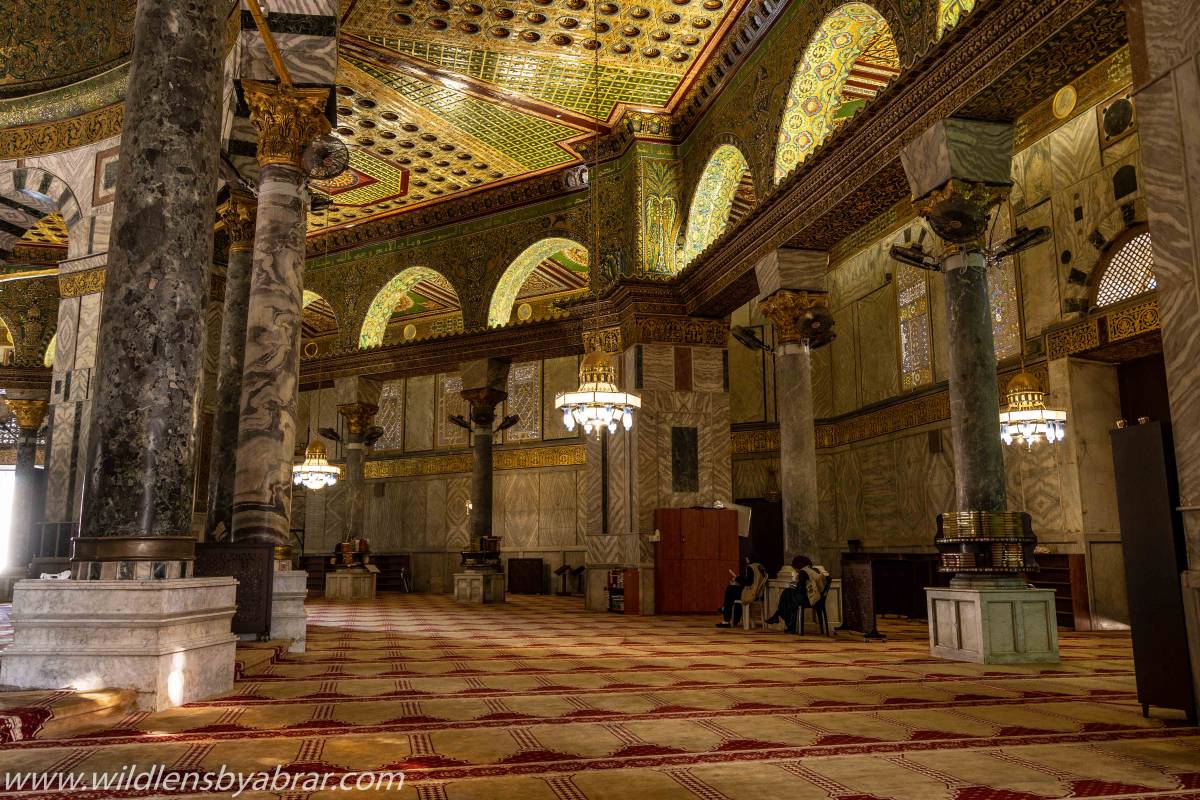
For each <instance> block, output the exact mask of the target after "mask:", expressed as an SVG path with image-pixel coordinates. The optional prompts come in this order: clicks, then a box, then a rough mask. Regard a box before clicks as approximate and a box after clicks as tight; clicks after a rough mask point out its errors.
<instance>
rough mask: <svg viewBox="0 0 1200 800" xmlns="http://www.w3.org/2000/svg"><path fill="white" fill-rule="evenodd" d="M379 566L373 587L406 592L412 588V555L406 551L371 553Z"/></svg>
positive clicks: (374, 562)
mask: <svg viewBox="0 0 1200 800" xmlns="http://www.w3.org/2000/svg"><path fill="white" fill-rule="evenodd" d="M371 563H372V564H374V565H375V566H377V567H379V576H378V578H377V579H376V582H375V588H376V590H377V591H379V592H407V591H409V590H410V589H411V588H412V556H410V555H409V554H408V553H372V554H371Z"/></svg>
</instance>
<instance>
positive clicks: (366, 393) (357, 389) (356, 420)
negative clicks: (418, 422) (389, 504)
mask: <svg viewBox="0 0 1200 800" xmlns="http://www.w3.org/2000/svg"><path fill="white" fill-rule="evenodd" d="M380 389H381V387H380V384H379V383H378V382H377V381H371V380H364V379H362V378H349V379H344V380H339V381H337V394H338V407H337V410H338V413H339V414H341V415H342V417H343V418H344V419H345V420H346V440H345V449H346V471H345V478H346V490H345V493H344V496H345V498H346V532H345V534H344V535H343V541H347V540H349V539H359V538H362V535H363V521H364V519H365V517H366V511H367V497H366V491H365V490H366V485H365V484H364V483H363V460H364V459H365V458H366V455H367V451H366V444H365V442H364V439H365V438H366V435H367V432H368V431H369V430H370V428H371V422H372V421H373V420H374V419H375V415H376V414H377V413H378V412H379V392H380Z"/></svg>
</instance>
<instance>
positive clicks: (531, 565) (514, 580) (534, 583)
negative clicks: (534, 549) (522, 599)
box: [506, 558, 545, 594]
mask: <svg viewBox="0 0 1200 800" xmlns="http://www.w3.org/2000/svg"><path fill="white" fill-rule="evenodd" d="M506 568H507V570H508V591H509V592H510V593H512V594H545V588H544V574H543V573H544V572H545V567H544V566H543V562H542V559H540V558H510V559H508V563H507V564H506Z"/></svg>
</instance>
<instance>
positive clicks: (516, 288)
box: [488, 236, 587, 328]
mask: <svg viewBox="0 0 1200 800" xmlns="http://www.w3.org/2000/svg"><path fill="white" fill-rule="evenodd" d="M567 249H572V250H574V251H582V252H583V253H584V254H585V257H586V254H587V248H585V247H584V246H583V245H581V244H579V243H578V242H576V241H575V240H573V239H567V238H564V237H557V236H554V237H550V238H547V239H541V240H539V241H536V242H534V243H533V244H531V245H529V247H526V248H525V249H524V250H523V251H521V253H520V254H519V255H518V256H517V257H516V258H514V259H513V260H512V262H511V263H510V264H509V265H508V266H507V267H506V268H505V270H504V274H503V275H501V276H500V281H499V282H498V283H497V284H496V288H495V290H493V292H492V300H491V303H489V304H488V327H489V328H495V327H497V326H500V325H504V324H506V323H507V322H508V320H509V316H510V315H511V313H512V307H513V304H514V303H516V301H517V295H518V294H519V293H520V291H521V287H523V286H524V285H525V282H526V281H527V280H529V276H530V275H532V274H533V273H534V270H536V269H537V268H538V265H539V264H541V263H542V262H543V261H545V260H546V259H548V258H551V257H553V256H555V255H558V254H559V253H561V252H563V251H564V250H567ZM585 263H586V262H585Z"/></svg>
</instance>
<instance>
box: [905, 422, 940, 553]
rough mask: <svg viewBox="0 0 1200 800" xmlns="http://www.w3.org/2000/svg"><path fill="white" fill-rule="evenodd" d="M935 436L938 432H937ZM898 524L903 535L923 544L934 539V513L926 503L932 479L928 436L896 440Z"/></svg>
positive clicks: (920, 433) (910, 435) (909, 435)
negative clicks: (927, 467) (927, 490)
mask: <svg viewBox="0 0 1200 800" xmlns="http://www.w3.org/2000/svg"><path fill="white" fill-rule="evenodd" d="M935 435H936V432H935ZM895 452H896V500H897V511H898V517H897V523H898V528H899V532H900V534H901V535H902V536H908V537H912V538H915V539H920V540H922V541H924V540H925V539H926V538H927V537H931V536H932V533H930V531H931V530H932V528H933V514H936V513H937V512H933V514H931V513H930V509H929V507H928V505H927V504H926V502H925V491H924V489H925V485H926V483H927V482H928V480H929V476H928V474H927V473H926V471H925V461H926V458H927V456H928V454H929V433H928V432H926V431H920V432H917V433H912V434H908V435H905V436H901V437H900V438H898V439H897V440H896V451H895Z"/></svg>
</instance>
